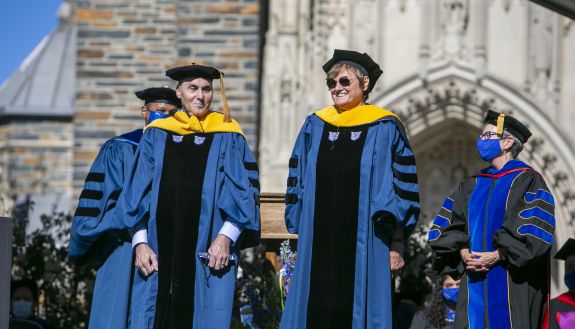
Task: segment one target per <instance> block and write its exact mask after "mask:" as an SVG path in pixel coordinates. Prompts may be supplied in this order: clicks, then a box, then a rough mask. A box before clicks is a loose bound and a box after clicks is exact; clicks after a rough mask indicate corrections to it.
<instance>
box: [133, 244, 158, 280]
mask: <svg viewBox="0 0 575 329" xmlns="http://www.w3.org/2000/svg"><path fill="white" fill-rule="evenodd" d="M135 249H136V250H135V252H136V257H135V260H134V264H135V265H136V267H137V268H138V269H139V270H140V272H142V274H143V275H144V276H148V275H150V274H152V273H154V271H156V272H157V271H158V259H157V257H156V254H155V253H154V251H153V250H152V248H150V246H148V244H147V243H140V244H139V245H137V246H136V248H135Z"/></svg>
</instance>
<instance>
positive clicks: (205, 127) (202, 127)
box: [146, 112, 245, 137]
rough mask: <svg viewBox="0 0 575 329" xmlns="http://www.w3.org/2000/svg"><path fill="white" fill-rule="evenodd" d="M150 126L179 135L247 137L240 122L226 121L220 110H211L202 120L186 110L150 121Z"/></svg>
mask: <svg viewBox="0 0 575 329" xmlns="http://www.w3.org/2000/svg"><path fill="white" fill-rule="evenodd" d="M148 128H159V129H162V130H166V131H169V132H172V133H174V134H178V135H189V134H195V133H216V132H217V133H238V134H240V135H242V136H244V137H245V135H244V132H243V131H242V128H241V127H240V124H239V123H238V122H237V121H235V120H233V119H232V121H231V122H225V121H224V115H223V114H222V113H220V112H210V113H208V114H207V115H206V116H205V117H204V118H203V119H202V120H199V119H198V118H197V117H195V116H191V117H189V116H188V115H187V114H186V113H185V112H176V114H174V115H172V116H170V117H168V118H164V119H157V120H154V121H153V122H152V123H150V124H149V125H148V126H147V127H146V129H148Z"/></svg>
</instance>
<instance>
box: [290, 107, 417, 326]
mask: <svg viewBox="0 0 575 329" xmlns="http://www.w3.org/2000/svg"><path fill="white" fill-rule="evenodd" d="M370 125H371V126H370V128H369V130H368V134H367V137H366V141H365V144H364V149H363V153H362V159H361V173H360V192H359V193H360V196H359V213H358V229H357V248H356V265H355V268H356V274H355V283H354V305H353V328H369V329H371V328H389V329H391V328H392V312H391V294H392V292H391V275H390V264H389V247H388V246H389V243H390V236H391V233H392V230H393V229H394V228H396V227H400V228H403V229H404V230H405V231H406V233H407V234H409V233H410V232H411V231H412V230H413V227H414V226H415V224H416V222H417V218H418V215H419V202H418V201H417V200H406V199H404V198H402V197H400V196H399V195H398V193H397V191H398V189H397V188H399V189H401V190H403V191H405V192H407V193H412V194H411V196H412V197H413V198H414V199H415V198H416V197H417V196H418V193H419V190H418V185H417V182H416V181H415V182H412V181H413V180H412V179H407V178H406V177H414V176H415V173H416V172H415V161H414V160H413V153H412V151H411V149H410V147H409V144H408V142H407V140H406V139H405V137H404V136H405V135H404V134H403V133H402V131H403V127H401V126H400V125H401V123H399V121H397V120H395V119H392V118H384V119H381V120H378V121H376V122H374V123H371V124H370ZM323 129H324V122H323V121H322V120H321V119H320V118H319V117H317V116H316V115H310V116H308V118H307V119H306V121H305V123H304V124H303V127H302V129H301V131H300V133H299V135H298V138H297V141H296V143H295V146H294V150H293V153H292V158H291V160H290V169H289V176H290V178H295V179H291V181H292V182H293V181H295V184H289V185H288V189H287V196H288V198H289V200H288V204H287V206H286V210H285V219H286V226H287V228H288V231H289V232H290V233H297V234H298V250H297V251H298V256H297V262H296V266H295V274H294V278H293V280H292V283H291V286H290V289H289V295H288V298H287V301H286V306H285V309H284V313H283V317H282V320H281V325H280V328H283V329H286V328H292V329H296V328H297V329H303V328H305V327H306V317H307V307H308V304H307V301H308V295H309V289H310V287H309V278H310V273H309V271H310V268H311V261H312V260H311V255H312V250H311V248H312V245H313V241H312V239H313V230H314V227H313V222H314V220H313V217H314V202H315V195H316V188H318V187H317V186H315V180H316V162H317V154H318V150H319V145H320V139H321V136H322V132H323ZM393 169H395V171H396V172H395V174H394V170H393ZM398 172H400V173H403V174H407V175H411V176H406V175H400V174H397V173H398ZM406 180H407V181H410V182H406ZM292 185H293V186H292ZM394 185H395V188H394ZM290 195H291V197H290Z"/></svg>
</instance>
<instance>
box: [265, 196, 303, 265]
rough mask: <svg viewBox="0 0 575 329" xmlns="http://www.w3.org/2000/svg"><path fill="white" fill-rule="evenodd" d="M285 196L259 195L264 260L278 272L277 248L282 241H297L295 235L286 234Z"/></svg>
mask: <svg viewBox="0 0 575 329" xmlns="http://www.w3.org/2000/svg"><path fill="white" fill-rule="evenodd" d="M284 209H285V195H284V194H281V193H262V194H261V195H260V214H261V225H262V243H263V244H265V245H266V248H267V251H266V258H267V259H268V260H269V261H270V262H271V263H272V264H273V266H274V268H275V269H276V271H277V270H279V267H280V265H281V263H280V260H279V247H280V244H281V242H282V241H283V240H286V239H290V240H294V241H295V239H297V235H296V234H290V233H288V231H287V229H286V225H285V220H284Z"/></svg>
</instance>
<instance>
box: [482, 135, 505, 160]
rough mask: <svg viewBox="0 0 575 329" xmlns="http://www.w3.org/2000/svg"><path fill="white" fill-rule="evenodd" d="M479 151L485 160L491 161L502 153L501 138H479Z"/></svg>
mask: <svg viewBox="0 0 575 329" xmlns="http://www.w3.org/2000/svg"><path fill="white" fill-rule="evenodd" d="M477 151H478V152H479V156H480V157H481V159H483V160H484V161H487V162H490V161H491V160H493V159H495V158H496V157H498V156H499V155H501V145H499V139H485V140H483V139H481V138H478V139H477Z"/></svg>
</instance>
